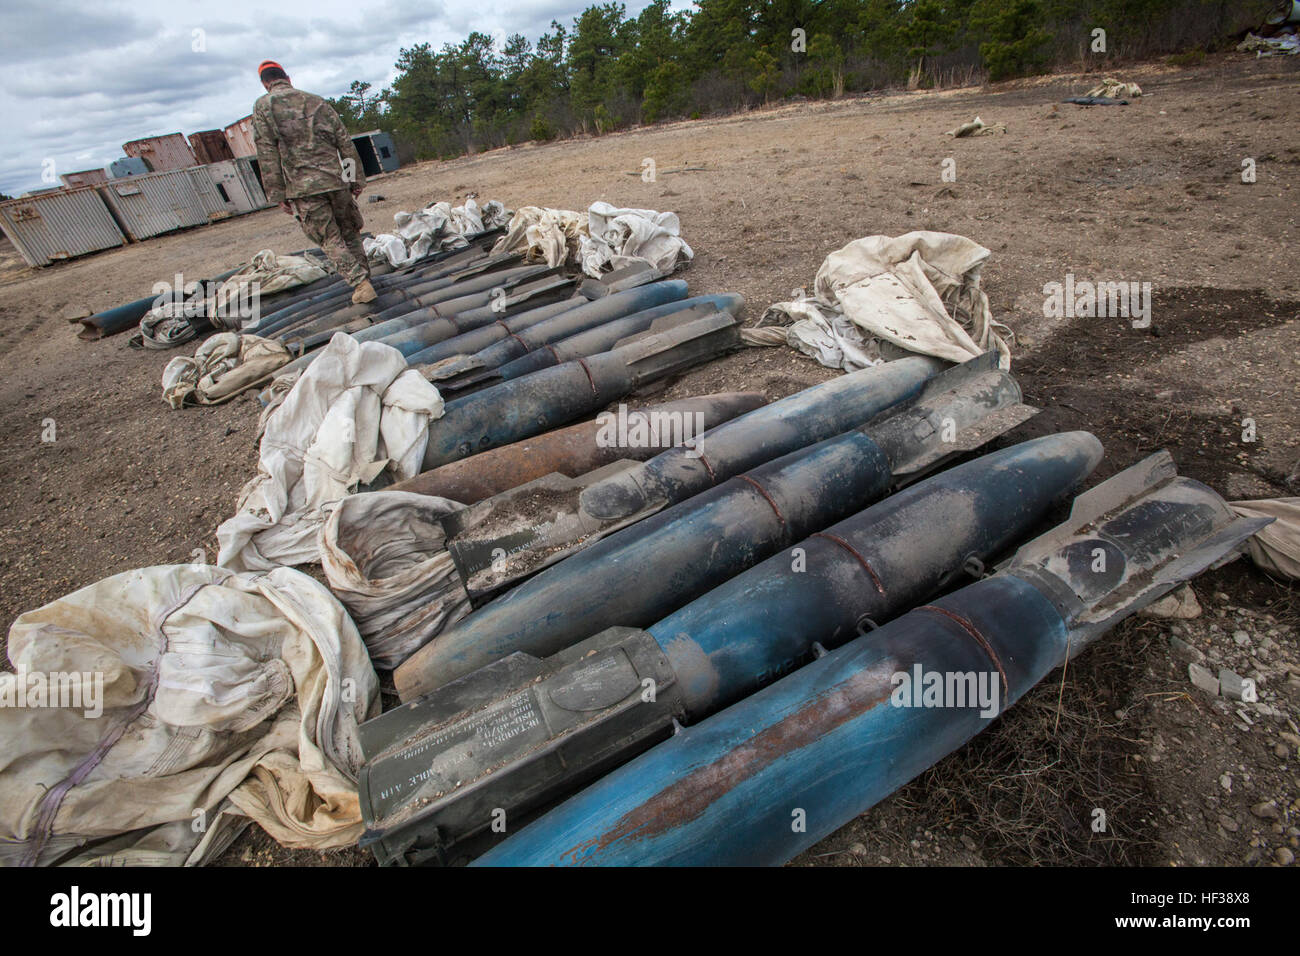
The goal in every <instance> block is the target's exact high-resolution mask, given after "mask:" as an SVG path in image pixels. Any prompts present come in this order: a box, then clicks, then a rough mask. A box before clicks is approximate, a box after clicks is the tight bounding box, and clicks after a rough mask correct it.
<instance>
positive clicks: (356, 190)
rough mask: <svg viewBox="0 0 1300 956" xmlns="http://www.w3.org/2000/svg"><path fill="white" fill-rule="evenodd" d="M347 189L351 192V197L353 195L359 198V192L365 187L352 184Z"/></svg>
mask: <svg viewBox="0 0 1300 956" xmlns="http://www.w3.org/2000/svg"><path fill="white" fill-rule="evenodd" d="M348 188H349V189H351V190H352V195H353V196H360V195H361V190H363V189H365V188H366V187H365V186H363V185H361V184H360V183H353V184H352V185H351V186H349V187H348Z"/></svg>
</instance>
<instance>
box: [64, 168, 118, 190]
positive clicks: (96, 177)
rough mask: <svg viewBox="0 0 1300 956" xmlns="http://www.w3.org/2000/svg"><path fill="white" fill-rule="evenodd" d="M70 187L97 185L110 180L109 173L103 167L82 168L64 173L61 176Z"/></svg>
mask: <svg viewBox="0 0 1300 956" xmlns="http://www.w3.org/2000/svg"><path fill="white" fill-rule="evenodd" d="M59 179H61V180H62V181H63V185H65V186H67V187H68V188H69V189H75V188H76V187H78V186H95V185H98V184H99V183H106V182H108V173H106V172H104V170H102V169H82V170H78V171H77V172H75V173H64V174H63V175H62V176H60V177H59Z"/></svg>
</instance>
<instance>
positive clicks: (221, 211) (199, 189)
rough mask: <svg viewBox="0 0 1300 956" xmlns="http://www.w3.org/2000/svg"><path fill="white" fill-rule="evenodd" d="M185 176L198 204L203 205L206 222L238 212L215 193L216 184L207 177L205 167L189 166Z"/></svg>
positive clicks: (227, 201) (226, 200)
mask: <svg viewBox="0 0 1300 956" xmlns="http://www.w3.org/2000/svg"><path fill="white" fill-rule="evenodd" d="M185 173H186V175H188V176H189V177H190V185H192V186H193V187H194V193H195V195H197V196H198V197H199V202H200V203H202V205H203V211H204V212H206V213H207V214H208V221H209V222H211V221H213V220H216V219H228V218H229V217H231V216H233V215H234V214H235V213H236V212H238V211H239V210H238V209H236V208H235V206H234V204H233V203H231V202H230V201H229V200H228V199H223V198H222V196H221V193H220V192H218V191H217V187H216V184H215V183H214V182H213V181H212V177H211V176H209V175H208V167H207V166H191V167H190V168H189V169H187V170H185Z"/></svg>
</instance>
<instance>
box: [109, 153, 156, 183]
mask: <svg viewBox="0 0 1300 956" xmlns="http://www.w3.org/2000/svg"><path fill="white" fill-rule="evenodd" d="M108 172H109V175H110V176H112V177H113V178H114V179H121V178H123V177H124V176H143V175H144V174H145V173H147V172H150V169H149V164H148V163H147V162H145V161H144V160H143V159H141V158H140V157H139V156H123V157H122V158H121V159H115V160H113V161H112V162H111V163H109V164H108Z"/></svg>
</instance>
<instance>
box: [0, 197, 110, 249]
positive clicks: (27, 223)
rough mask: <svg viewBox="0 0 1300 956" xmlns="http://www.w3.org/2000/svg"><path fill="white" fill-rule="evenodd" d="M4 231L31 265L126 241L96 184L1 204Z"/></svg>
mask: <svg viewBox="0 0 1300 956" xmlns="http://www.w3.org/2000/svg"><path fill="white" fill-rule="evenodd" d="M0 229H3V231H4V234H5V235H6V236H7V237H8V238H9V241H10V242H12V243H13V244H14V248H16V249H17V250H18V252H19V253H20V254H21V255H22V257H23V261H25V262H26V263H27V264H28V265H30V266H48V265H50V264H51V263H52V262H57V261H59V260H61V259H73V258H75V257H77V256H84V255H86V254H87V253H91V252H98V251H99V250H100V249H110V248H112V247H113V246H120V245H123V244H124V243H125V242H126V239H125V237H124V236H123V235H122V230H121V229H119V228H118V225H117V223H116V222H115V221H114V220H113V216H112V215H111V214H110V213H109V211H108V209H107V207H105V205H104V200H103V199H101V198H100V196H99V193H98V192H97V191H96V190H95V188H94V187H93V186H82V187H80V188H77V189H60V190H56V191H53V192H45V193H41V194H40V195H36V196H29V197H26V198H23V199H12V200H9V201H8V202H4V203H0Z"/></svg>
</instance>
